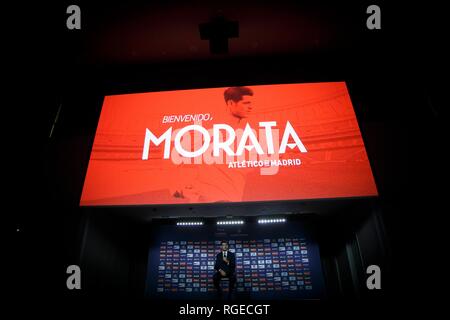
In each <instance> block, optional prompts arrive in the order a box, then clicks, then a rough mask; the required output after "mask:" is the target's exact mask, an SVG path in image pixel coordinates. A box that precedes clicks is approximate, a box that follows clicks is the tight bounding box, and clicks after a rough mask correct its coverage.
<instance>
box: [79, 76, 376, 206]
mask: <svg viewBox="0 0 450 320" xmlns="http://www.w3.org/2000/svg"><path fill="white" fill-rule="evenodd" d="M376 195H377V188H376V185H375V182H374V178H373V174H372V171H371V168H370V164H369V161H368V158H367V153H366V150H365V147H364V143H363V139H362V137H361V132H360V130H359V127H358V122H357V119H356V116H355V113H354V110H353V107H352V103H351V100H350V96H349V93H348V90H347V87H346V85H345V82H327V83H306V84H281V85H256V86H241V87H223V88H208V89H194V90H177V91H162V92H148V93H136V94H123V95H112V96H106V97H105V99H104V102H103V107H102V111H101V115H100V120H99V123H98V127H97V132H96V135H95V138H94V144H93V147H92V152H91V156H90V160H89V164H88V169H87V173H86V178H85V182H84V186H83V192H82V196H81V200H80V205H82V206H97V205H144V204H148V205H150V204H183V203H216V202H217V203H220V202H250V201H275V200H299V199H320V198H343V197H368V196H376Z"/></svg>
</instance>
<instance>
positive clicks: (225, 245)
mask: <svg viewBox="0 0 450 320" xmlns="http://www.w3.org/2000/svg"><path fill="white" fill-rule="evenodd" d="M220 247H221V248H222V251H228V242H226V241H225V240H224V241H222V242H221V243H220Z"/></svg>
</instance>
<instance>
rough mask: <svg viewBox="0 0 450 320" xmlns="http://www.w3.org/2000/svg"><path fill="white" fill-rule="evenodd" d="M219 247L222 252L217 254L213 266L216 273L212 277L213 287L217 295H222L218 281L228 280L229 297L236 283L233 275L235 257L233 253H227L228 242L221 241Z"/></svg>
mask: <svg viewBox="0 0 450 320" xmlns="http://www.w3.org/2000/svg"><path fill="white" fill-rule="evenodd" d="M220 245H221V249H222V250H221V252H220V253H218V254H217V256H216V263H215V265H214V270H215V271H216V273H215V274H214V277H213V281H214V287H215V288H216V289H217V292H218V293H219V295H220V294H222V289H221V287H220V279H222V278H228V279H229V281H230V285H229V292H228V294H229V295H231V292H232V291H233V289H234V284H235V283H236V275H235V273H234V271H235V269H236V256H235V254H234V253H233V252H231V251H228V242H226V241H222V242H221V244H220Z"/></svg>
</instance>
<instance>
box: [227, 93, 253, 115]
mask: <svg viewBox="0 0 450 320" xmlns="http://www.w3.org/2000/svg"><path fill="white" fill-rule="evenodd" d="M223 95H224V98H225V103H226V104H227V107H228V110H229V111H230V112H231V113H232V114H233V116H235V117H237V118H239V119H242V118H247V117H248V116H250V114H251V111H252V109H253V91H252V89H250V88H247V87H231V88H228V89H226V90H225V92H224V93H223Z"/></svg>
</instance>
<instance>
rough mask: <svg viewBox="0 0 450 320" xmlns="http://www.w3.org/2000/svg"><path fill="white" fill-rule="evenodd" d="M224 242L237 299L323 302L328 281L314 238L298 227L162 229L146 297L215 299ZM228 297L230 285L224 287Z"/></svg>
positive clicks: (154, 241)
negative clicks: (232, 257) (217, 261)
mask: <svg viewBox="0 0 450 320" xmlns="http://www.w3.org/2000/svg"><path fill="white" fill-rule="evenodd" d="M221 240H228V242H229V247H230V251H232V252H234V253H235V254H236V276H237V283H236V287H235V296H236V297H237V298H239V297H240V298H245V299H321V298H323V297H324V294H325V292H324V290H325V288H324V280H323V276H322V268H321V262H320V254H319V247H318V245H317V243H316V242H315V241H314V234H313V232H311V230H309V229H308V228H306V227H305V226H304V225H303V224H301V223H299V222H295V223H294V222H293V223H287V224H271V225H258V224H256V223H252V224H247V225H244V226H239V227H236V226H223V227H218V226H216V225H204V226H196V227H179V226H162V227H160V228H158V231H157V232H156V233H154V234H153V237H152V241H151V243H150V249H149V255H148V267H147V280H146V281H147V283H146V295H147V296H148V297H151V298H164V299H214V298H215V289H214V285H213V281H212V277H213V275H214V272H215V271H214V262H215V258H216V254H217V253H218V252H220V243H221ZM222 287H223V288H224V291H227V290H228V281H222Z"/></svg>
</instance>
